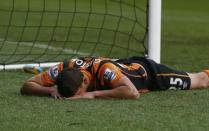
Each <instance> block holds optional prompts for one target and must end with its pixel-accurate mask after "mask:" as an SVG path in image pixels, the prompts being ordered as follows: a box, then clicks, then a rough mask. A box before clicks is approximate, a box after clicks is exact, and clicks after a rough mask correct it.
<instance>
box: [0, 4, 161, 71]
mask: <svg viewBox="0 0 209 131" xmlns="http://www.w3.org/2000/svg"><path fill="white" fill-rule="evenodd" d="M159 2H160V0H8V1H4V0H0V19H1V21H0V70H9V69H21V68H22V67H24V66H25V65H26V64H31V63H32V64H35V65H38V66H43V67H47V66H52V65H54V64H57V62H59V61H62V60H64V59H67V58H73V57H77V56H103V57H110V58H124V57H129V56H133V55H141V56H142V55H144V54H148V57H149V58H151V59H154V60H155V61H157V62H160V55H159V54H160V21H159V20H160V19H161V18H159V17H160V15H156V14H155V13H156V12H159V9H160V7H159V5H161V2H160V4H159ZM156 4H157V5H156ZM156 10H158V11H156ZM151 21H153V22H151ZM156 21H158V23H156Z"/></svg>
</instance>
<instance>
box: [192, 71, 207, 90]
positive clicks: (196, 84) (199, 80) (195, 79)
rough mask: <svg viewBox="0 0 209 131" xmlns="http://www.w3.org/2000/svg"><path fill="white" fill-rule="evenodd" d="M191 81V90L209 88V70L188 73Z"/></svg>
mask: <svg viewBox="0 0 209 131" xmlns="http://www.w3.org/2000/svg"><path fill="white" fill-rule="evenodd" d="M188 75H189V77H190V79H191V86H190V89H200V88H207V87H209V70H207V71H204V72H199V73H188Z"/></svg>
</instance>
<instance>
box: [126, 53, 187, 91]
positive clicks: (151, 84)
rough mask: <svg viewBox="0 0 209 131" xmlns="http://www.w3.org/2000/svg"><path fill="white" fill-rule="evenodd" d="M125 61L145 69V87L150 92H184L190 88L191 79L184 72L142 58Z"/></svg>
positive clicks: (135, 57)
mask: <svg viewBox="0 0 209 131" xmlns="http://www.w3.org/2000/svg"><path fill="white" fill-rule="evenodd" d="M126 61H127V62H130V63H132V62H137V63H139V64H141V65H142V66H143V67H144V68H145V70H146V71H147V74H148V80H147V81H146V83H147V84H146V86H147V88H148V89H149V90H151V91H159V90H168V89H172V90H186V89H189V88H190V85H191V79H190V77H189V76H188V74H187V73H186V72H185V71H179V70H175V69H172V68H170V67H167V66H165V65H162V64H158V63H156V62H155V61H153V60H150V59H147V58H144V57H137V56H134V57H131V58H128V59H126Z"/></svg>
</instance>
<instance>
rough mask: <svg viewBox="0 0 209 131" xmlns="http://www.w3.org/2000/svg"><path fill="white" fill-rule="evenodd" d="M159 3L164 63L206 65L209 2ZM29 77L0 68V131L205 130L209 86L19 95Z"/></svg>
mask: <svg viewBox="0 0 209 131" xmlns="http://www.w3.org/2000/svg"><path fill="white" fill-rule="evenodd" d="M162 3H163V12H162V63H163V64H166V65H169V66H173V67H175V68H177V69H182V70H186V71H194V72H196V71H199V70H202V69H206V68H209V57H208V56H209V17H208V16H209V7H208V5H209V1H207V0H199V1H196V0H186V1H181V0H165V1H163V2H162ZM31 76H32V75H30V74H26V73H23V72H22V71H1V72H0V130H1V131H14V130H20V131H28V130H34V131H43V130H44V131H61V130H62V131H65V130H66V131H67V130H68V131H136V130H139V131H143V130H144V131H153V130H159V131H161V130H168V131H169V130H190V131H197V130H198V131H206V130H209V124H208V123H209V119H208V118H209V103H208V102H209V89H203V90H193V91H176V92H175V91H166V92H151V93H147V94H142V95H141V98H140V99H139V100H76V101H67V100H54V99H50V98H47V97H35V96H21V95H20V93H19V89H20V87H21V85H22V84H23V82H24V81H25V80H26V79H28V78H29V77H31Z"/></svg>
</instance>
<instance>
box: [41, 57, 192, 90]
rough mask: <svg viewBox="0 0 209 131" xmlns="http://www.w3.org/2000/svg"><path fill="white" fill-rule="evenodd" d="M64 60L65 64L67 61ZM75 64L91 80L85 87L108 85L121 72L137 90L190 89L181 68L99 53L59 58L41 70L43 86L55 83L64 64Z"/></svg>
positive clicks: (68, 65)
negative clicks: (56, 63) (105, 56)
mask: <svg viewBox="0 0 209 131" xmlns="http://www.w3.org/2000/svg"><path fill="white" fill-rule="evenodd" d="M66 63H67V64H66ZM72 67H75V68H78V69H79V70H80V71H81V72H83V73H84V74H86V75H87V76H88V77H89V79H90V80H91V86H90V88H89V90H88V91H93V90H106V89H111V87H112V84H114V83H115V82H117V81H118V80H119V79H120V78H121V77H122V75H125V76H127V77H128V78H129V79H130V80H131V82H132V83H133V84H134V85H135V87H136V88H137V89H138V90H141V89H148V90H167V89H189V88H190V85H191V80H190V77H189V76H188V74H187V73H186V72H184V71H178V70H175V69H172V68H169V67H167V66H164V65H161V64H158V63H156V62H154V61H153V60H150V59H147V58H144V57H131V58H127V59H119V60H111V59H109V58H102V57H82V58H75V59H70V60H68V61H67V62H66V61H65V62H61V63H60V64H58V65H57V66H54V67H51V68H50V69H48V70H47V71H45V72H44V73H42V74H41V76H42V81H43V83H44V85H45V86H51V85H54V84H55V83H56V78H57V76H58V74H59V72H60V71H61V70H63V68H72Z"/></svg>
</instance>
